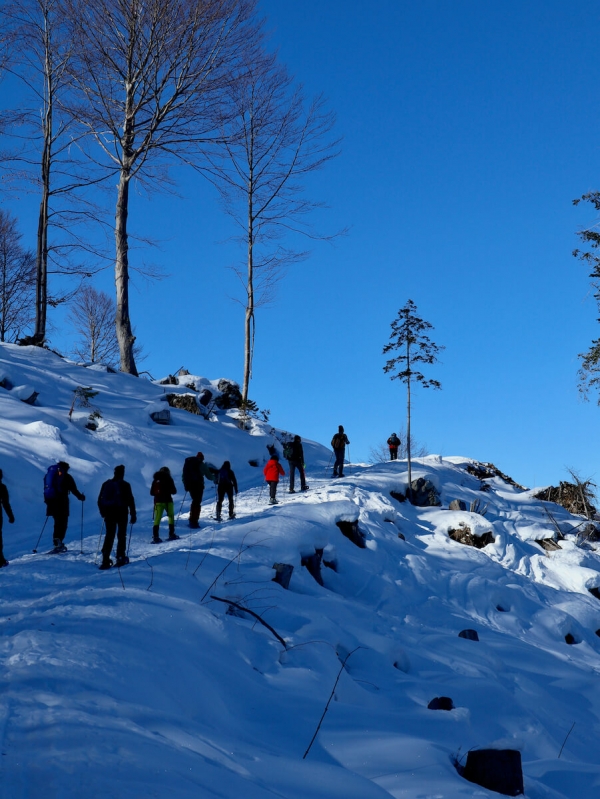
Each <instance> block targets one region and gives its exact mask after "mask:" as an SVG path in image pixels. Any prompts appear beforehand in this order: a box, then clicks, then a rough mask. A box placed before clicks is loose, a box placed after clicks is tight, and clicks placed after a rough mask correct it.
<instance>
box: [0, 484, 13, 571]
mask: <svg viewBox="0 0 600 799" xmlns="http://www.w3.org/2000/svg"><path fill="white" fill-rule="evenodd" d="M3 509H4V513H6V518H7V519H8V522H9V524H14V523H15V515H14V513H13V512H12V508H11V507H10V500H9V497H8V488H7V487H6V486H5V485H4V483H3V482H2V469H0V569H1V568H2V567H3V566H8V561H7V560H6V558H5V557H4V544H3V541H2V516H3V514H2V510H3Z"/></svg>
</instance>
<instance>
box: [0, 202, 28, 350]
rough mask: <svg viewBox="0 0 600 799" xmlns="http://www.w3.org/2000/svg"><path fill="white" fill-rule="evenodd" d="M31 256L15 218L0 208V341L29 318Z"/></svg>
mask: <svg viewBox="0 0 600 799" xmlns="http://www.w3.org/2000/svg"><path fill="white" fill-rule="evenodd" d="M34 287H35V258H34V255H33V253H32V252H31V251H30V250H25V249H24V248H23V246H22V245H21V234H20V233H19V231H18V230H17V221H16V219H15V218H14V217H13V216H12V214H10V213H9V212H8V211H4V210H2V209H0V341H11V342H14V341H16V340H17V339H18V338H19V336H20V335H21V333H22V331H23V328H25V327H26V326H27V325H29V324H31V322H32V321H33V294H34Z"/></svg>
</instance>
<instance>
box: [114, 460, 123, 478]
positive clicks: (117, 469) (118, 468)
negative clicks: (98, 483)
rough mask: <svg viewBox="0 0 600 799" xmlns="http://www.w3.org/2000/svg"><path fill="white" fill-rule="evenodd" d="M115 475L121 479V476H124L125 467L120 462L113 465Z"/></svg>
mask: <svg viewBox="0 0 600 799" xmlns="http://www.w3.org/2000/svg"><path fill="white" fill-rule="evenodd" d="M115 477H116V478H118V479H120V480H122V479H123V477H125V467H124V466H123V464H122V463H120V464H119V465H118V466H115Z"/></svg>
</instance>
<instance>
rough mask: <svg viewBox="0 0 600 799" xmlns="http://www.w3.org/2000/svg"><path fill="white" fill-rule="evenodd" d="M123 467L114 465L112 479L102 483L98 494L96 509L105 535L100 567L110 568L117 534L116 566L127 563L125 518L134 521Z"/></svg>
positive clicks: (132, 522) (131, 497)
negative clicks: (103, 526) (104, 528)
mask: <svg viewBox="0 0 600 799" xmlns="http://www.w3.org/2000/svg"><path fill="white" fill-rule="evenodd" d="M124 477H125V467H124V466H123V465H122V464H121V465H119V466H115V470H114V476H113V477H112V479H110V480H107V481H106V482H105V483H102V488H101V489H100V493H99V494H98V510H99V511H100V516H102V518H103V519H104V524H105V526H106V535H105V536H104V544H103V545H102V563H101V564H100V568H101V569H110V567H111V566H112V565H113V562H112V560H111V559H110V553H111V551H112V548H113V544H114V542H115V534H116V536H117V568H120V567H121V566H125V565H126V564H128V563H129V558H128V557H127V519H128V517H130V518H131V524H135V523H136V519H137V516H136V512H135V500H134V499H133V494H132V492H131V486H130V484H129V483H128V482H127V481H126V480H125V479H124Z"/></svg>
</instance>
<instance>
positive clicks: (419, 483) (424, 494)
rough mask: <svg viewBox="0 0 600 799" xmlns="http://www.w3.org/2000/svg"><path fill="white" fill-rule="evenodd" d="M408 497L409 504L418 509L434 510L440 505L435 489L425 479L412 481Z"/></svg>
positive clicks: (429, 481)
mask: <svg viewBox="0 0 600 799" xmlns="http://www.w3.org/2000/svg"><path fill="white" fill-rule="evenodd" d="M409 497H410V501H411V503H412V504H413V505H416V506H417V507H418V508H434V507H437V506H439V505H441V504H442V503H441V502H440V496H439V494H438V492H437V489H436V487H435V486H434V485H433V483H432V482H431V480H427V479H426V478H425V477H419V479H418V480H413V481H412V483H411V484H410V492H409Z"/></svg>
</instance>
